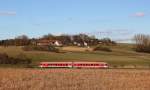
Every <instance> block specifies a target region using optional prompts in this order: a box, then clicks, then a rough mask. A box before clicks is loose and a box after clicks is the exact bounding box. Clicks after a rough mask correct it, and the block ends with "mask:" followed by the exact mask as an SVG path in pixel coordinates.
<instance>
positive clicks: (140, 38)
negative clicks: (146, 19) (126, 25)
mask: <svg viewBox="0 0 150 90" xmlns="http://www.w3.org/2000/svg"><path fill="white" fill-rule="evenodd" d="M134 41H135V44H136V47H135V49H136V51H138V52H149V53H150V35H144V34H138V35H135V36H134Z"/></svg>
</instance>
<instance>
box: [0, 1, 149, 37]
mask: <svg viewBox="0 0 150 90" xmlns="http://www.w3.org/2000/svg"><path fill="white" fill-rule="evenodd" d="M149 9H150V0H0V39H9V38H14V37H16V36H19V35H22V34H25V35H28V36H29V37H40V36H42V35H44V34H48V33H52V34H55V35H59V34H77V33H91V34H94V35H96V36H97V37H101V36H102V34H103V33H101V35H99V34H98V32H106V33H105V36H108V37H111V38H115V39H121V38H124V39H127V38H131V37H132V36H133V35H134V34H139V33H143V34H150V25H149V22H150V10H149ZM107 32H109V33H107Z"/></svg>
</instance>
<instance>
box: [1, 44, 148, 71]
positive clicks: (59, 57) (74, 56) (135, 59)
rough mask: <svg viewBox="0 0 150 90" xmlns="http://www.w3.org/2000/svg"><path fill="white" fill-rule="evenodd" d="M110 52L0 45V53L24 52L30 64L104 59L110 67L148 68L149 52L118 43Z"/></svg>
mask: <svg viewBox="0 0 150 90" xmlns="http://www.w3.org/2000/svg"><path fill="white" fill-rule="evenodd" d="M111 48H112V52H104V51H92V48H89V49H88V48H81V47H72V46H70V47H61V48H60V50H61V52H60V53H53V52H44V51H23V50H22V47H15V46H9V47H0V53H7V54H8V55H9V56H12V57H15V56H17V55H19V54H24V55H26V56H27V57H28V58H30V59H32V62H33V63H32V64H35V65H37V64H38V63H39V62H41V61H104V62H107V63H108V64H110V66H112V67H123V68H135V67H136V68H150V54H147V53H137V52H135V51H134V50H133V46H132V45H128V44H119V45H117V46H111Z"/></svg>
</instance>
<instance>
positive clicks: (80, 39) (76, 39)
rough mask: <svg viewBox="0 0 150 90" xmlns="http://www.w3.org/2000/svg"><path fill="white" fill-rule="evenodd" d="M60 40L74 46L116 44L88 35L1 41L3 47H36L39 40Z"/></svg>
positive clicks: (64, 43) (48, 35)
mask: <svg viewBox="0 0 150 90" xmlns="http://www.w3.org/2000/svg"><path fill="white" fill-rule="evenodd" d="M42 39H43V40H59V41H61V43H62V44H63V45H74V43H80V44H81V45H83V44H84V42H86V43H88V45H89V46H92V45H97V44H99V43H100V42H101V43H103V44H108V45H109V44H116V42H114V41H112V40H111V39H109V38H104V39H97V38H96V37H95V36H88V35H86V34H77V35H65V34H63V35H60V36H55V35H52V34H47V35H43V36H42V37H40V38H32V39H31V38H29V37H28V36H27V35H21V36H18V37H16V38H14V39H7V40H0V45H1V46H6V47H7V46H28V45H36V42H37V41H38V40H42Z"/></svg>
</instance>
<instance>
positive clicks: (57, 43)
mask: <svg viewBox="0 0 150 90" xmlns="http://www.w3.org/2000/svg"><path fill="white" fill-rule="evenodd" d="M37 45H38V46H49V45H54V46H62V43H61V41H58V40H44V39H42V40H38V41H37Z"/></svg>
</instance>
